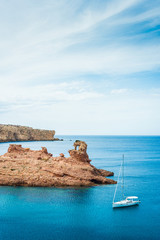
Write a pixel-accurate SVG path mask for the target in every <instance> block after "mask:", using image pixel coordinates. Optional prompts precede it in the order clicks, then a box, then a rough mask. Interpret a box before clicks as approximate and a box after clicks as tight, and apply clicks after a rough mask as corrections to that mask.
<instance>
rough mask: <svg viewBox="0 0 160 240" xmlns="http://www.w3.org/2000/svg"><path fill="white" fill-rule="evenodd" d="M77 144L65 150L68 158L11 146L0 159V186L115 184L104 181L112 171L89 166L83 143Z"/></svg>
mask: <svg viewBox="0 0 160 240" xmlns="http://www.w3.org/2000/svg"><path fill="white" fill-rule="evenodd" d="M78 144H79V145H78V146H79V149H77V148H76V150H75V149H74V150H69V154H70V157H68V158H65V157H64V154H63V153H61V154H60V156H59V157H53V156H52V154H50V153H48V151H47V149H46V148H45V147H42V150H38V151H37V150H36V151H35V150H30V149H29V148H23V147H22V146H21V145H15V144H11V145H10V146H9V149H8V152H7V153H5V154H4V155H2V156H0V185H9V186H13V185H14V186H59V187H60V186H61V187H62V186H95V185H98V184H115V183H116V181H114V180H112V179H107V178H106V176H112V175H113V173H112V172H109V171H106V170H102V169H97V168H95V167H94V166H93V165H91V164H90V162H91V160H90V159H89V156H88V154H87V144H86V143H85V144H84V142H81V141H79V142H78ZM75 145H76V146H77V142H76V144H74V147H75ZM84 146H85V147H84Z"/></svg>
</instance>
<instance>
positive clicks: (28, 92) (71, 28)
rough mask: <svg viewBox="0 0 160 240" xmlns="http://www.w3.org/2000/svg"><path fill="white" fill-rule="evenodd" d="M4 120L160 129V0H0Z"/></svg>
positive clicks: (127, 130) (129, 130)
mask: <svg viewBox="0 0 160 240" xmlns="http://www.w3.org/2000/svg"><path fill="white" fill-rule="evenodd" d="M0 89H1V94H0V123H4V124H20V125H27V126H32V127H35V128H44V129H55V130H56V132H57V134H106V135H107V134H109V135H112V134H114V135H118V134H120V135H159V134H160V124H159V122H160V111H159V108H160V0H154V1H149V0H112V1H110V0H101V1H96V0H76V1H75V0H59V1H56V0H39V1H33V0H27V1H25V0H14V1H13V0H0Z"/></svg>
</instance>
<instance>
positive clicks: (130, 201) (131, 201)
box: [112, 155, 140, 208]
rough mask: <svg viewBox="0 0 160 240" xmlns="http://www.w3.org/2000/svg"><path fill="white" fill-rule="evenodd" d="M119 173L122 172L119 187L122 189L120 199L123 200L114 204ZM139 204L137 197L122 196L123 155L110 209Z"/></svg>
mask: <svg viewBox="0 0 160 240" xmlns="http://www.w3.org/2000/svg"><path fill="white" fill-rule="evenodd" d="M121 172H122V186H121V187H122V197H123V199H124V200H121V201H119V202H115V197H116V192H117V187H118V183H119V177H120V173H121ZM139 203H140V201H139V200H138V197H136V196H130V197H125V196H124V155H123V161H122V163H121V167H120V171H119V175H118V182H117V185H116V189H115V193H114V197H113V203H112V207H113V208H117V207H129V206H134V205H139Z"/></svg>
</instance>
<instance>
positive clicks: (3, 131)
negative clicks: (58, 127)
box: [0, 124, 58, 142]
mask: <svg viewBox="0 0 160 240" xmlns="http://www.w3.org/2000/svg"><path fill="white" fill-rule="evenodd" d="M54 135H55V131H54V130H41V129H33V128H31V127H24V126H17V125H3V124H0V142H16V141H53V140H58V139H54Z"/></svg>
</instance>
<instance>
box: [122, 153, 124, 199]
mask: <svg viewBox="0 0 160 240" xmlns="http://www.w3.org/2000/svg"><path fill="white" fill-rule="evenodd" d="M122 196H123V197H124V154H123V169H122Z"/></svg>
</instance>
